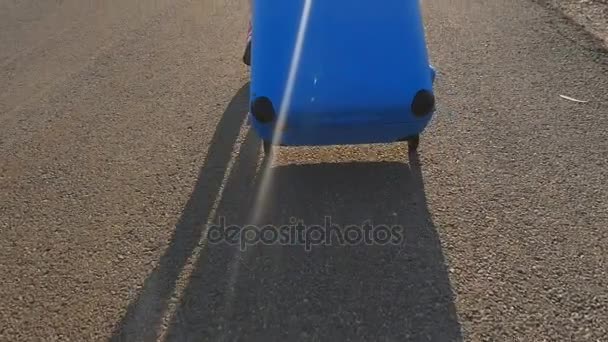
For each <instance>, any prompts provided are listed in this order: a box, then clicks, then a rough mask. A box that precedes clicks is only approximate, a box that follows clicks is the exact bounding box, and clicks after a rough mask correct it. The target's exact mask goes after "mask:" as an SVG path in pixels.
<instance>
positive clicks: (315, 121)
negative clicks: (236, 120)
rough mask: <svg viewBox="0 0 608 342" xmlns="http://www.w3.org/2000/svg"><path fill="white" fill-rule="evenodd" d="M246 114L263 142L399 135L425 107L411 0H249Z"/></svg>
mask: <svg viewBox="0 0 608 342" xmlns="http://www.w3.org/2000/svg"><path fill="white" fill-rule="evenodd" d="M252 5H253V6H252V23H253V36H252V50H251V84H250V89H251V92H250V94H251V95H250V96H251V98H250V109H249V116H250V117H249V119H250V120H251V124H252V126H253V128H254V130H255V131H256V133H257V134H258V136H259V137H260V138H261V139H262V141H263V143H264V150H265V152H266V153H268V152H270V149H271V147H272V146H275V145H280V146H315V145H316V146H320V145H345V144H350V145H354V144H372V143H391V142H401V141H407V142H408V146H409V149H410V150H415V149H416V148H417V146H418V142H419V136H420V134H421V133H422V132H423V131H424V130H425V128H426V127H427V125H428V124H429V122H430V120H431V118H432V116H433V114H434V112H435V96H434V90H433V83H434V80H435V70H434V69H433V67H432V66H431V65H430V63H429V58H428V52H427V46H426V42H425V33H424V26H423V19H422V13H421V9H420V4H419V2H418V0H383V1H381V2H375V1H371V0H253V4H252Z"/></svg>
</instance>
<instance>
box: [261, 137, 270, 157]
mask: <svg viewBox="0 0 608 342" xmlns="http://www.w3.org/2000/svg"><path fill="white" fill-rule="evenodd" d="M262 145H263V147H264V154H265V155H266V156H269V155H270V154H271V153H272V143H271V142H270V141H267V140H264V141H262Z"/></svg>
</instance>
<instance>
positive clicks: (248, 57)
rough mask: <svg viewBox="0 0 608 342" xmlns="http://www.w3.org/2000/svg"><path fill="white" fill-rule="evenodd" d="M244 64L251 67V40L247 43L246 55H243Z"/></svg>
mask: <svg viewBox="0 0 608 342" xmlns="http://www.w3.org/2000/svg"><path fill="white" fill-rule="evenodd" d="M243 63H245V65H247V66H251V40H250V41H248V42H247V46H246V47H245V53H243Z"/></svg>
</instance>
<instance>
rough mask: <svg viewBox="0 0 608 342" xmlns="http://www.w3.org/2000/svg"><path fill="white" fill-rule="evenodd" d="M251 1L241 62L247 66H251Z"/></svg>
mask: <svg viewBox="0 0 608 342" xmlns="http://www.w3.org/2000/svg"><path fill="white" fill-rule="evenodd" d="M251 1H252V0H249V29H248V30H247V45H246V46H245V52H244V53H243V63H245V65H247V66H251V33H252V26H251Z"/></svg>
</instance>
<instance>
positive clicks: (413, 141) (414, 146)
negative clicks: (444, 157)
mask: <svg viewBox="0 0 608 342" xmlns="http://www.w3.org/2000/svg"><path fill="white" fill-rule="evenodd" d="M419 144H420V136H419V135H416V136H414V137H411V138H409V139H408V140H407V148H408V151H409V152H410V153H413V152H416V151H417V150H418V145H419Z"/></svg>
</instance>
